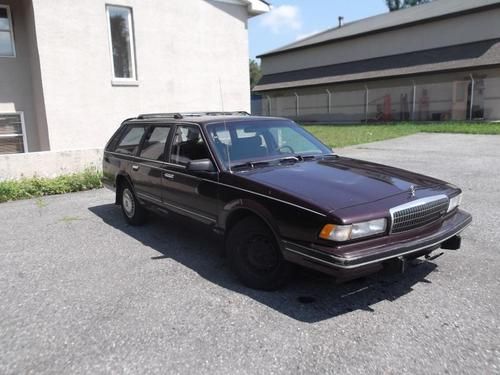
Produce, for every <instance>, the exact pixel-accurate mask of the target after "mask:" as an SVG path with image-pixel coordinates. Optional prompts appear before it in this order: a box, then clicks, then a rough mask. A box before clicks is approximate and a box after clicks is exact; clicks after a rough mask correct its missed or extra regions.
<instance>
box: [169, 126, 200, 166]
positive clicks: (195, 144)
mask: <svg viewBox="0 0 500 375" xmlns="http://www.w3.org/2000/svg"><path fill="white" fill-rule="evenodd" d="M209 158H210V154H209V152H208V149H207V145H206V144H205V141H204V140H203V137H202V135H201V131H200V128H198V127H197V126H190V125H179V126H177V129H176V130H175V134H174V138H173V140H172V147H171V152H170V162H171V163H174V164H179V165H183V166H187V165H188V164H189V162H190V161H191V160H199V159H209Z"/></svg>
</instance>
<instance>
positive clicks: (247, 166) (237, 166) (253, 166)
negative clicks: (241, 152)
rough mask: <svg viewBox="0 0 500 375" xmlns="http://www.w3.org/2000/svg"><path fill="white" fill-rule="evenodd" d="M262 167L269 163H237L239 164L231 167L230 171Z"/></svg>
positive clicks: (264, 161)
mask: <svg viewBox="0 0 500 375" xmlns="http://www.w3.org/2000/svg"><path fill="white" fill-rule="evenodd" d="M263 165H269V161H267V160H263V161H247V162H244V163H239V164H234V165H231V169H233V168H251V169H254V168H255V167H258V166H263Z"/></svg>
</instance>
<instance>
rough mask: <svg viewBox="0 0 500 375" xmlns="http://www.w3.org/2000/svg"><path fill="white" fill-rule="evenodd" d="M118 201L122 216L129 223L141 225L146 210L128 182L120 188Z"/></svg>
mask: <svg viewBox="0 0 500 375" xmlns="http://www.w3.org/2000/svg"><path fill="white" fill-rule="evenodd" d="M120 203H121V206H122V212H123V216H124V217H125V220H127V222H128V223H129V224H131V225H141V224H143V223H144V222H145V221H146V210H145V209H144V207H142V206H141V204H140V203H139V201H138V200H137V198H136V197H135V194H134V192H133V191H132V188H131V187H130V186H129V185H128V184H126V185H125V186H123V188H122V191H121V202H120Z"/></svg>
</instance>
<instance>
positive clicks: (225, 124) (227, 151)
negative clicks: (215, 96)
mask: <svg viewBox="0 0 500 375" xmlns="http://www.w3.org/2000/svg"><path fill="white" fill-rule="evenodd" d="M219 91H220V104H221V107H222V108H221V109H222V113H224V95H223V93H222V81H221V79H220V77H219ZM223 121H224V130H225V131H226V134H228V135H229V139H231V135H230V134H229V132H228V131H227V123H226V117H225V116H223ZM225 145H226V156H227V164H228V167H229V172H230V173H233V171H232V170H231V156H230V155H229V143H226V144H225Z"/></svg>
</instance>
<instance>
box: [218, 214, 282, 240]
mask: <svg viewBox="0 0 500 375" xmlns="http://www.w3.org/2000/svg"><path fill="white" fill-rule="evenodd" d="M247 217H254V218H256V219H257V220H259V221H260V222H262V223H263V224H264V225H265V226H266V227H268V228H269V229H270V230H271V232H273V234H274V236H275V237H276V236H277V233H276V231H275V230H274V228H273V227H272V226H271V225H270V224H269V223H268V222H267V221H266V220H265V219H263V218H262V216H260V215H258V214H256V213H255V212H253V211H252V210H249V209H246V208H240V209H238V210H236V211H234V212H233V213H231V214H230V215H229V217H228V218H227V220H226V225H225V233H226V236H227V234H228V233H229V232H230V231H231V228H232V227H234V226H235V225H236V223H238V222H240V221H241V220H243V219H246V218H247Z"/></svg>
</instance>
